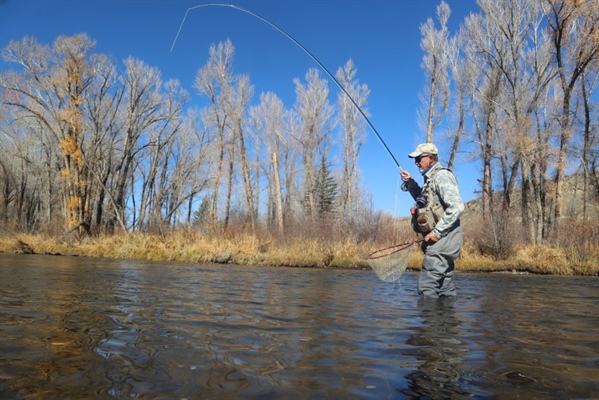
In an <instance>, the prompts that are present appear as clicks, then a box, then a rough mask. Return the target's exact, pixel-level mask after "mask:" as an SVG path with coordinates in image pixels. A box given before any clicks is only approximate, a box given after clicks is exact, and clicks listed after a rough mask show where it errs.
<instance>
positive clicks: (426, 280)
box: [400, 143, 464, 297]
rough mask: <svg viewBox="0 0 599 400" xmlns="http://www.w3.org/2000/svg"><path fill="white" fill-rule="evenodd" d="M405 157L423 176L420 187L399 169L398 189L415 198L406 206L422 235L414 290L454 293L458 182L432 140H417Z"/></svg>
mask: <svg viewBox="0 0 599 400" xmlns="http://www.w3.org/2000/svg"><path fill="white" fill-rule="evenodd" d="M408 157H410V158H413V159H414V162H415V164H416V165H417V166H418V169H419V171H420V173H421V174H422V176H423V177H424V185H423V186H422V187H420V185H418V183H417V182H416V181H415V180H414V179H413V178H412V176H411V175H410V173H409V172H407V171H405V170H403V169H401V171H400V172H401V178H402V180H403V182H404V183H403V185H402V190H404V191H408V192H410V194H411V195H412V197H413V198H414V200H415V201H416V204H415V205H414V207H413V208H412V209H411V210H410V211H411V214H412V227H413V228H414V230H415V231H416V232H418V233H420V234H422V236H423V238H424V240H423V242H422V245H421V248H422V251H423V252H424V260H423V262H422V270H421V272H420V276H419V278H418V293H419V294H420V295H422V296H425V297H451V296H456V294H457V292H456V289H455V285H454V283H453V270H454V261H455V260H456V258H457V257H458V256H459V255H460V252H461V250H462V245H463V244H464V234H463V232H462V227H461V226H460V216H461V215H462V212H463V211H464V202H463V201H462V197H461V195H460V191H459V188H458V182H457V180H456V177H455V175H454V174H453V172H451V170H449V169H447V168H445V167H443V166H442V165H441V164H440V163H439V158H438V150H437V146H435V145H434V144H433V143H422V144H419V145H418V146H417V147H416V149H415V150H414V151H413V152H412V153H410V154H408Z"/></svg>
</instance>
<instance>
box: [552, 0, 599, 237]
mask: <svg viewBox="0 0 599 400" xmlns="http://www.w3.org/2000/svg"><path fill="white" fill-rule="evenodd" d="M543 5H544V11H545V15H546V21H547V23H548V25H549V29H550V31H551V35H552V36H551V39H552V44H553V52H554V54H555V64H556V67H557V71H558V79H559V82H560V89H561V91H562V95H561V96H560V100H561V112H560V113H559V115H557V116H556V117H557V118H558V119H559V121H560V131H561V132H560V133H561V135H560V139H559V151H558V160H557V172H556V175H555V209H554V224H555V227H554V228H555V229H554V232H559V225H560V219H561V216H562V202H563V199H562V197H563V181H564V176H565V173H566V156H567V152H568V146H569V144H570V140H571V138H572V131H573V127H572V123H573V119H572V114H571V112H572V110H571V107H572V100H573V98H572V97H573V94H574V93H575V88H576V85H577V84H579V82H580V80H581V79H582V77H583V76H584V75H583V74H584V72H585V71H586V70H587V69H588V68H589V67H590V66H591V65H592V64H593V63H595V62H597V57H599V39H598V38H597V36H598V29H599V7H597V1H596V0H585V1H578V0H563V1H562V0H546V1H545V2H543Z"/></svg>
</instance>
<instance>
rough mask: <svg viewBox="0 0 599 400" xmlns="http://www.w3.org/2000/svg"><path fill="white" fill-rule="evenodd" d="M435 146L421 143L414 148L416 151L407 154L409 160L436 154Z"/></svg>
mask: <svg viewBox="0 0 599 400" xmlns="http://www.w3.org/2000/svg"><path fill="white" fill-rule="evenodd" d="M438 153H439V151H438V150H437V146H435V145H434V144H432V143H421V144H419V145H418V146H416V150H414V151H413V152H411V153H410V154H408V157H410V158H416V157H419V156H421V155H423V154H438Z"/></svg>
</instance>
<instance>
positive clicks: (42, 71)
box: [0, 34, 95, 229]
mask: <svg viewBox="0 0 599 400" xmlns="http://www.w3.org/2000/svg"><path fill="white" fill-rule="evenodd" d="M94 46H95V42H94V41H92V40H91V39H90V38H89V37H88V36H87V35H85V34H80V35H77V36H73V37H67V36H59V37H58V38H57V39H56V40H55V41H54V44H53V47H52V49H50V47H48V46H44V45H41V44H39V43H38V42H37V41H36V40H35V39H34V38H32V37H25V38H23V39H21V40H20V41H11V42H10V43H9V44H8V46H7V47H6V48H5V49H4V50H3V57H4V59H5V60H6V61H8V62H13V63H17V64H19V65H21V66H22V67H23V72H22V73H20V74H19V73H7V74H3V76H2V80H1V83H0V87H1V88H2V90H3V91H4V93H5V97H4V101H3V104H4V105H6V106H8V107H10V108H14V109H15V112H19V113H21V115H22V116H23V118H24V119H26V120H27V124H28V125H29V126H34V127H36V126H37V127H39V128H40V133H42V135H44V139H45V140H44V141H43V143H45V144H46V145H48V146H51V147H52V154H54V153H59V154H60V161H58V160H56V161H58V165H57V167H58V168H59V169H60V171H61V172H60V188H61V192H62V208H63V210H64V213H65V214H64V223H65V228H69V229H70V228H72V227H74V226H77V225H79V224H87V226H89V222H90V204H91V201H90V190H89V188H90V178H91V176H90V174H89V170H88V169H87V168H86V166H85V160H84V158H83V153H82V147H81V146H82V142H83V140H84V137H85V131H86V117H85V115H84V111H83V99H84V98H85V96H86V94H87V89H88V86H89V85H90V83H91V81H92V80H93V77H94V74H93V68H92V67H91V66H90V65H89V63H88V61H87V58H86V56H87V54H88V52H89V51H90V50H91V49H93V47H94ZM55 166H56V165H52V166H51V167H55Z"/></svg>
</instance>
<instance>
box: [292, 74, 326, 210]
mask: <svg viewBox="0 0 599 400" xmlns="http://www.w3.org/2000/svg"><path fill="white" fill-rule="evenodd" d="M305 79H306V84H305V85H304V84H303V83H301V82H300V80H299V79H297V78H296V79H294V80H293V82H294V83H295V93H296V103H295V109H296V110H297V113H298V115H299V116H300V118H301V123H302V129H301V131H300V132H299V136H297V137H296V139H297V140H298V142H299V143H300V146H301V149H302V150H301V152H302V164H303V165H302V167H303V171H304V175H303V185H304V190H303V201H304V208H305V212H306V215H308V216H309V217H310V218H312V217H314V216H315V211H316V200H315V197H314V177H315V171H316V162H317V160H318V157H317V155H318V154H319V153H318V152H319V151H323V146H324V147H325V148H326V146H327V141H330V138H329V133H330V122H331V118H332V115H333V108H332V106H331V105H330V104H329V102H328V100H327V99H328V95H329V89H328V86H327V81H326V80H324V79H321V78H320V74H319V72H318V70H317V69H315V68H311V69H309V70H308V72H307V73H306V77H305Z"/></svg>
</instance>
